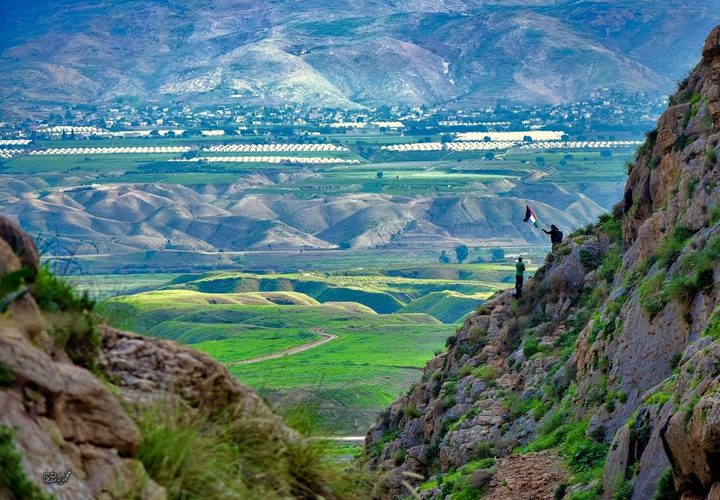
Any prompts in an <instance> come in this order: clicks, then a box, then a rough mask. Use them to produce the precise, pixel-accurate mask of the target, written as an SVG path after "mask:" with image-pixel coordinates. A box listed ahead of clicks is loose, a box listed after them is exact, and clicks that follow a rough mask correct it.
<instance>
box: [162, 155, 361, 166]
mask: <svg viewBox="0 0 720 500" xmlns="http://www.w3.org/2000/svg"><path fill="white" fill-rule="evenodd" d="M172 161H178V162H180V161H185V162H208V163H276V164H281V163H284V164H299V165H300V164H301V165H328V164H356V163H360V161H359V160H351V159H347V158H322V157H312V156H262V155H258V156H202V157H198V158H192V159H186V160H172Z"/></svg>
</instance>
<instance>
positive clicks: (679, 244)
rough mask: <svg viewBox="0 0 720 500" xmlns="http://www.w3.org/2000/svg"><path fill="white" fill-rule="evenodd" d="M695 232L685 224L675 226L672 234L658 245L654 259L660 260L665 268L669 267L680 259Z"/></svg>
mask: <svg viewBox="0 0 720 500" xmlns="http://www.w3.org/2000/svg"><path fill="white" fill-rule="evenodd" d="M693 234H695V233H694V232H693V231H692V230H691V229H689V228H687V227H685V226H681V225H677V226H675V227H674V228H673V232H672V234H671V235H670V236H669V237H668V238H666V239H665V240H663V242H662V243H661V244H660V246H659V247H658V250H657V253H656V254H655V259H654V260H656V261H657V262H659V263H660V265H661V266H662V267H663V268H665V269H668V268H669V267H670V266H671V265H672V264H674V263H675V261H676V260H677V259H678V257H679V256H680V253H681V252H682V249H683V248H684V247H685V244H686V243H687V242H688V240H689V239H690V238H692V236H693Z"/></svg>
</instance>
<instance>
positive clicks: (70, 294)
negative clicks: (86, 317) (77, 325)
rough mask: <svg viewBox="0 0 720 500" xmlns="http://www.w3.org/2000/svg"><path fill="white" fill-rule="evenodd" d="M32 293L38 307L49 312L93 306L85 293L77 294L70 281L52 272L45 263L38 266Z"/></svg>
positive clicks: (85, 309)
mask: <svg viewBox="0 0 720 500" xmlns="http://www.w3.org/2000/svg"><path fill="white" fill-rule="evenodd" d="M33 295H34V296H35V301H36V302H37V305H38V307H40V309H42V310H43V311H47V312H51V313H54V312H84V311H88V312H89V311H92V310H93V309H94V307H95V303H94V302H93V301H92V300H90V298H89V297H88V295H87V293H84V294H78V293H77V292H76V291H75V289H74V288H73V286H72V285H71V284H70V283H68V282H67V281H65V280H63V279H62V278H59V277H58V276H56V275H55V274H53V273H52V272H51V271H50V267H49V266H48V265H47V264H45V265H43V266H42V267H41V268H40V272H39V273H38V275H37V278H36V280H35V284H34V286H33Z"/></svg>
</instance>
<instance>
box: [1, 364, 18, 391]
mask: <svg viewBox="0 0 720 500" xmlns="http://www.w3.org/2000/svg"><path fill="white" fill-rule="evenodd" d="M14 382H15V374H14V373H13V372H12V371H11V370H10V368H8V367H7V366H5V365H4V364H2V363H0V386H3V385H11V384H12V383H14Z"/></svg>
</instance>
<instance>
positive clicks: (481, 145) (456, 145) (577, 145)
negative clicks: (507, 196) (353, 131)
mask: <svg viewBox="0 0 720 500" xmlns="http://www.w3.org/2000/svg"><path fill="white" fill-rule="evenodd" d="M640 144H642V142H640V141H541V142H518V141H464V142H446V143H444V144H442V143H439V142H418V143H415V144H393V145H389V146H383V147H382V148H381V149H383V150H385V151H396V152H410V151H498V150H507V149H512V148H515V147H518V148H520V149H530V150H547V149H558V150H565V149H615V148H629V147H635V146H639V145H640Z"/></svg>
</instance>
